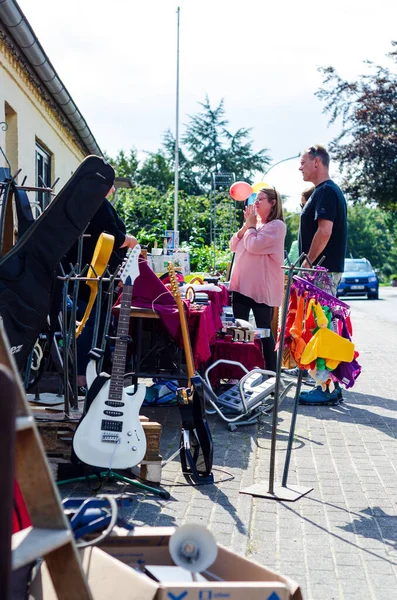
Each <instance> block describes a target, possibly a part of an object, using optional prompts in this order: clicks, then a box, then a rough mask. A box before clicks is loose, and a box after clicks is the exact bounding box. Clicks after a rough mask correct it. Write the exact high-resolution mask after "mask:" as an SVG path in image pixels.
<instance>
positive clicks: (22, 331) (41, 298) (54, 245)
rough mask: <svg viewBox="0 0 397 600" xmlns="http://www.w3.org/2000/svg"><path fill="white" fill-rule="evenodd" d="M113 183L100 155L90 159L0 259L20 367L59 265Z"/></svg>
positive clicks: (2, 295)
mask: <svg viewBox="0 0 397 600" xmlns="http://www.w3.org/2000/svg"><path fill="white" fill-rule="evenodd" d="M113 183H114V170H113V168H112V167H111V166H110V165H109V164H108V163H107V162H105V161H104V160H103V159H102V158H100V157H98V156H88V157H87V158H86V159H85V160H84V161H83V162H82V163H81V165H80V166H79V167H78V169H76V171H75V173H74V174H73V175H72V177H71V178H70V179H69V181H68V182H67V183H66V185H65V186H64V187H63V188H62V189H61V191H60V192H59V193H58V195H57V196H56V197H55V198H54V200H53V201H52V202H51V204H50V205H49V206H48V207H47V208H46V210H45V211H44V212H43V214H41V215H40V217H39V218H38V219H37V220H36V221H34V222H33V223H32V224H31V225H30V227H29V228H28V229H27V231H26V232H25V233H24V234H23V235H22V237H21V238H20V239H19V240H18V242H17V244H16V245H15V246H14V247H13V248H12V249H11V250H10V251H9V252H8V253H7V254H6V255H5V256H4V257H3V258H2V259H1V260H0V316H1V317H2V319H3V322H4V327H5V330H6V333H7V336H8V339H9V342H10V346H11V352H12V353H13V354H14V358H15V359H16V362H17V364H18V367H19V368H20V369H22V368H23V366H24V365H25V362H26V359H27V357H28V356H29V354H30V352H31V351H32V349H33V346H34V344H35V342H36V339H37V337H38V335H39V333H40V331H41V330H42V328H43V326H44V323H45V320H46V318H47V314H48V312H49V309H50V304H51V295H52V291H53V289H54V284H55V282H56V269H57V267H58V265H59V262H60V260H61V258H62V257H63V256H64V254H66V252H67V251H68V250H69V249H70V247H71V246H72V245H73V244H74V243H75V242H76V240H77V239H78V237H79V236H80V235H81V234H82V233H83V231H84V230H85V228H86V227H87V225H88V223H89V221H90V220H91V218H92V217H93V215H94V214H95V213H96V211H97V210H98V208H99V207H100V205H101V203H102V202H103V201H104V199H105V196H106V194H107V193H108V191H109V189H110V188H111V186H112V185H113Z"/></svg>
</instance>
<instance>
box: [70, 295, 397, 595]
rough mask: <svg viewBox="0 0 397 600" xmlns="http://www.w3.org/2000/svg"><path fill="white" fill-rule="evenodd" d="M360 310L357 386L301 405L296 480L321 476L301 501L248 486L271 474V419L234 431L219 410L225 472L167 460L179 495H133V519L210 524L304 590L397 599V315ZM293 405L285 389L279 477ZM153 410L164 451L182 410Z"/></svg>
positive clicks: (167, 481) (356, 315) (168, 480)
mask: <svg viewBox="0 0 397 600" xmlns="http://www.w3.org/2000/svg"><path fill="white" fill-rule="evenodd" d="M352 316H353V326H354V329H355V335H354V341H355V343H356V346H357V348H358V350H360V352H361V354H360V359H359V360H360V363H361V364H362V365H363V368H364V372H363V373H362V374H361V376H360V378H359V380H358V382H357V384H356V386H355V387H354V388H353V390H354V391H351V392H345V394H344V397H345V402H344V403H343V404H341V405H340V406H338V407H337V408H334V407H327V406H322V407H310V406H302V407H300V408H299V414H298V419H297V427H296V435H295V442H294V449H293V454H292V458H291V466H290V476H289V483H297V484H300V485H304V486H313V488H314V489H313V491H312V492H311V493H310V494H308V495H307V496H305V497H303V498H301V499H300V500H298V501H297V502H295V503H287V502H275V501H272V500H266V499H262V498H253V497H251V496H248V495H244V494H239V491H240V490H241V489H242V488H245V487H247V486H249V485H251V484H252V483H256V482H259V481H265V480H267V476H268V468H269V451H270V432H271V428H270V421H269V420H268V421H264V422H263V423H262V424H261V425H259V426H250V427H246V428H241V429H239V430H237V431H235V432H233V433H231V432H229V431H228V430H227V428H226V426H225V424H224V423H223V422H222V421H220V420H219V419H218V418H217V419H215V418H211V419H212V420H211V427H212V431H213V438H214V443H215V465H216V471H215V477H216V480H217V482H219V481H221V480H224V479H226V481H225V482H224V483H217V484H216V485H211V486H201V487H195V488H194V487H191V486H186V485H185V480H184V479H183V477H182V476H181V475H180V464H179V460H178V459H175V460H174V461H173V462H171V463H169V464H168V465H167V466H166V467H165V469H164V471H163V484H164V487H167V489H169V491H170V493H171V499H170V500H169V501H164V500H158V499H157V498H153V497H150V496H144V495H142V494H139V493H138V494H135V495H134V497H135V498H136V502H135V506H134V508H133V510H132V513H131V520H132V521H133V522H134V523H136V524H138V525H139V524H147V525H173V524H176V525H181V524H183V523H186V522H197V523H202V524H205V525H207V526H208V527H209V528H210V529H211V531H212V532H213V533H214V535H215V536H216V538H217V540H218V541H219V542H220V543H222V544H224V545H226V546H228V547H229V548H231V549H233V550H235V551H236V552H239V553H241V554H244V555H246V556H247V557H249V558H251V559H254V560H255V561H258V562H259V563H260V564H262V565H266V566H268V567H271V568H274V569H276V570H277V571H280V572H281V573H282V574H284V575H288V576H290V577H292V578H294V579H296V580H297V581H298V582H299V584H300V585H301V587H302V589H303V595H304V599H305V600H331V599H338V600H342V599H344V600H353V599H355V600H359V599H360V600H363V599H365V600H366V599H376V600H383V599H386V598H387V599H388V600H391V599H392V598H394V597H395V596H396V591H397V504H396V501H397V473H396V466H397V444H396V437H397V420H396V417H397V414H396V409H397V403H396V401H395V399H394V398H395V392H394V390H395V387H396V383H395V381H394V378H393V373H394V372H395V371H396V370H397V367H396V364H395V360H394V359H393V357H396V356H397V335H396V333H397V326H394V325H390V324H388V323H385V322H382V321H377V322H376V324H375V323H373V322H371V320H370V319H368V317H367V316H366V315H365V314H364V313H363V312H359V311H355V310H354V306H353V312H352ZM393 333H394V335H393ZM290 409H291V399H288V400H287V401H286V402H285V403H284V404H283V405H282V410H281V412H280V420H279V426H278V446H277V448H278V449H277V471H276V482H281V475H282V469H283V464H284V458H285V450H286V445H287V438H288V432H289V426H290V416H291V414H290ZM146 414H154V415H155V418H156V419H157V420H160V422H161V423H163V438H162V452H163V455H164V456H165V457H166V456H169V455H170V454H172V452H174V451H175V449H176V448H177V445H178V440H179V428H180V420H179V414H178V410H177V409H176V408H174V409H157V412H156V413H154V412H152V411H146ZM223 471H224V472H223ZM229 473H230V474H232V475H233V477H234V478H233V479H232V480H230V478H229V477H228V474H229ZM227 479H229V480H227ZM83 489H84V488H81V487H78V488H77V487H75V488H74V490H73V492H74V493H79V492H81V491H82V490H83ZM111 489H112V490H113V491H115V487H114V486H113V487H112V488H111ZM117 490H118V488H117ZM120 491H121V489H120ZM63 493H65V491H64V492H63Z"/></svg>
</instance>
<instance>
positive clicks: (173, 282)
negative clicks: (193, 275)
mask: <svg viewBox="0 0 397 600" xmlns="http://www.w3.org/2000/svg"><path fill="white" fill-rule="evenodd" d="M168 274H169V276H170V288H171V293H172V295H173V296H174V298H175V300H180V299H181V294H180V292H179V283H178V280H177V278H176V271H175V265H174V263H173V262H171V261H170V262H169V263H168Z"/></svg>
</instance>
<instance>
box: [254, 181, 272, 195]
mask: <svg viewBox="0 0 397 600" xmlns="http://www.w3.org/2000/svg"><path fill="white" fill-rule="evenodd" d="M262 188H270V189H272V188H273V186H272V185H269V184H268V183H266V181H258V183H254V185H253V186H252V193H253V194H257V193H258V192H259V190H261V189H262Z"/></svg>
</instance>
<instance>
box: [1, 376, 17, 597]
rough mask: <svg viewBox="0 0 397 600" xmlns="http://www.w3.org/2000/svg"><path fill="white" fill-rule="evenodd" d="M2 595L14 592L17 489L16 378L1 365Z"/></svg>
mask: <svg viewBox="0 0 397 600" xmlns="http://www.w3.org/2000/svg"><path fill="white" fill-rule="evenodd" d="M0 390H1V392H0V415H1V418H0V457H1V458H0V460H1V491H0V557H1V558H0V598H9V597H10V594H11V577H10V576H11V547H10V546H11V545H10V540H11V533H12V531H11V523H12V518H11V517H12V504H13V489H14V456H15V452H14V448H15V382H14V380H13V379H12V375H11V372H10V370H9V369H7V368H6V367H4V366H3V365H1V366H0Z"/></svg>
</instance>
